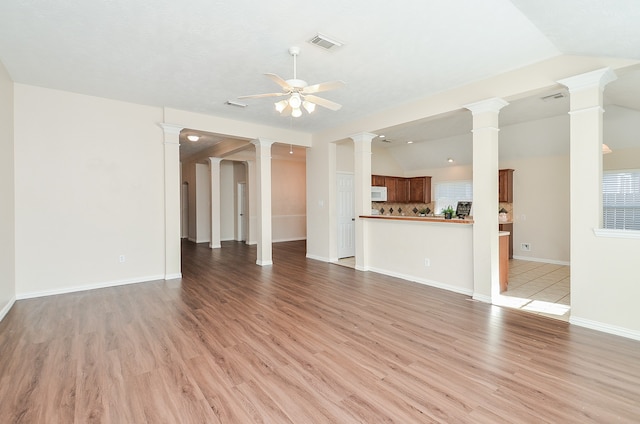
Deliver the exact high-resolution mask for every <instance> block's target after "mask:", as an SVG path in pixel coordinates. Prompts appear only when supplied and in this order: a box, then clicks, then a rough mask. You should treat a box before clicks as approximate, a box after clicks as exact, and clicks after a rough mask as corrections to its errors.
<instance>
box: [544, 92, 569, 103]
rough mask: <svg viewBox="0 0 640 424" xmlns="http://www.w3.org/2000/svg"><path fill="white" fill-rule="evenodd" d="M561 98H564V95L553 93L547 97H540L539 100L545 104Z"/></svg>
mask: <svg viewBox="0 0 640 424" xmlns="http://www.w3.org/2000/svg"><path fill="white" fill-rule="evenodd" d="M562 98H564V93H553V94H549V95H548V96H544V97H540V99H542V100H543V101H545V102H548V101H551V100H558V99H562Z"/></svg>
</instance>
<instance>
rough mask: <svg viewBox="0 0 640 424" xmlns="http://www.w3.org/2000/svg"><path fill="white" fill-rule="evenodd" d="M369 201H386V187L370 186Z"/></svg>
mask: <svg viewBox="0 0 640 424" xmlns="http://www.w3.org/2000/svg"><path fill="white" fill-rule="evenodd" d="M371 201H372V202H386V201H387V188H386V187H376V186H374V187H371Z"/></svg>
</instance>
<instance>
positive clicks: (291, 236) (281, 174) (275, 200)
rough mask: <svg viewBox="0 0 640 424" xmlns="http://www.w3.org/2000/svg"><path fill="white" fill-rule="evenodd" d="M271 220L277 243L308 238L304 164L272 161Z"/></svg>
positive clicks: (290, 161) (291, 161)
mask: <svg viewBox="0 0 640 424" xmlns="http://www.w3.org/2000/svg"><path fill="white" fill-rule="evenodd" d="M271 184H272V190H271V219H272V234H273V236H272V239H273V241H274V242H279V241H291V240H304V239H306V238H307V231H306V230H307V228H306V226H307V212H306V211H307V202H306V194H307V177H306V165H305V163H304V162H300V161H295V160H282V159H273V160H272V162H271Z"/></svg>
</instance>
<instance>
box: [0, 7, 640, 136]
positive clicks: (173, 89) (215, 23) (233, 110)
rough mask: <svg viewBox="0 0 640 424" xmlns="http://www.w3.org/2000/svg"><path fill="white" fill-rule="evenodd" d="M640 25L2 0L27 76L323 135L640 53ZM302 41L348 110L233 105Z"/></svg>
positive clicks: (3, 22)
mask: <svg viewBox="0 0 640 424" xmlns="http://www.w3.org/2000/svg"><path fill="white" fill-rule="evenodd" d="M638 22H640V5H639V4H638V1H637V0H608V1H606V2H605V1H602V0H562V1H553V2H552V1H549V0H547V1H540V0H512V1H508V0H483V1H477V0H459V1H448V2H426V1H424V0H404V1H403V2H400V3H398V2H390V1H388V0H351V1H344V0H324V1H322V2H300V1H292V0H281V1H275V2H260V1H256V0H234V1H227V2H223V1H219V0H218V1H215V0H191V1H189V2H183V1H178V0H108V1H106V0H105V1H86V0H56V1H50V0H30V1H24V0H3V1H2V2H0V61H2V63H3V64H4V65H5V67H6V68H7V70H8V71H9V73H10V75H11V76H12V78H13V79H14V81H16V82H18V83H24V84H31V85H36V86H42V87H49V88H55V89H61V90H67V91H71V92H77V93H83V94H89V95H95V96H101V97H106V98H112V99H119V100H124V101H130V102H135V103H141V104H147V105H155V106H166V107H171V108H176V109H182V110H187V111H194V112H200V113H206V114H212V115H216V116H221V117H227V118H231V119H236V120H246V121H251V122H255V123H261V124H265V125H271V126H276V127H284V128H290V127H293V128H295V129H297V130H301V131H307V132H316V131H322V130H326V129H329V128H332V127H335V126H338V125H341V124H344V123H346V122H350V121H352V120H354V119H358V118H362V117H366V116H368V115H371V114H373V113H375V112H379V111H381V110H385V109H388V108H390V107H393V106H397V105H401V104H403V103H407V102H409V101H411V100H414V99H418V98H423V97H426V96H429V95H432V94H434V93H437V92H442V91H445V90H447V89H450V88H454V87H459V86H462V85H464V84H467V83H470V82H473V81H478V80H481V79H483V78H486V77H489V76H491V75H495V74H499V73H502V72H505V71H508V70H513V69H516V68H519V67H523V66H525V65H529V64H532V63H535V62H539V61H542V60H544V59H548V58H550V57H554V56H557V55H560V54H579V55H588V56H617V57H624V58H630V59H640V49H639V48H638V44H637V41H638V40H640V25H638ZM318 32H321V33H323V34H326V35H328V36H330V37H333V38H335V39H337V40H340V41H342V42H344V43H345V44H344V46H343V47H340V48H338V49H336V50H335V51H325V50H323V49H321V48H319V47H317V46H313V45H311V44H309V43H307V40H309V39H310V38H311V37H313V36H314V35H315V34H317V33H318ZM293 45H296V46H299V47H301V49H302V51H301V54H300V56H299V58H298V78H302V79H305V80H306V81H307V82H308V83H310V84H314V83H319V82H323V81H331V80H336V79H340V80H343V81H345V82H346V84H347V86H346V87H345V88H343V89H339V90H336V91H330V92H327V93H322V96H323V97H326V98H327V99H330V100H333V101H336V102H338V103H341V104H342V105H343V108H342V109H341V110H339V111H337V112H332V111H329V110H326V109H323V108H318V110H317V111H316V112H314V114H312V115H306V113H305V115H303V117H301V118H298V119H293V118H283V117H280V116H279V115H278V114H277V113H276V112H275V110H274V108H273V105H272V103H273V99H271V100H270V99H250V100H246V101H245V102H246V103H248V104H249V106H248V107H247V108H245V109H241V108H237V107H233V106H228V105H226V104H225V102H226V101H227V100H235V99H236V97H237V96H240V95H245V94H256V93H265V92H273V91H278V87H277V86H276V85H275V84H274V83H273V82H272V81H270V80H269V79H267V78H266V77H265V76H263V75H262V74H264V73H266V72H271V73H276V74H278V75H280V76H282V77H283V78H285V79H286V78H291V77H292V60H291V56H289V54H288V52H287V50H288V48H289V47H290V46H293ZM507 113H508V112H506V110H505V114H507ZM440 125H441V126H446V125H449V126H451V125H453V124H451V123H447V122H446V121H445V122H442V123H441V124H440ZM454 127H455V125H454ZM439 131H442V132H443V133H444V132H446V128H440V129H439Z"/></svg>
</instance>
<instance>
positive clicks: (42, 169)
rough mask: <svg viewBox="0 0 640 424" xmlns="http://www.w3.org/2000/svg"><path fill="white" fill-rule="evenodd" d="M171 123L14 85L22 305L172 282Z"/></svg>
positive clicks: (152, 112)
mask: <svg viewBox="0 0 640 424" xmlns="http://www.w3.org/2000/svg"><path fill="white" fill-rule="evenodd" d="M162 120H163V117H162V109H160V108H155V107H148V106H142V105H136V104H132V103H126V102H119V101H113V100H108V99H103V98H97V97H91V96H84V95H78V94H74V93H69V92H64V91H58V90H51V89H44V88H39V87H34V86H28V85H23V84H15V193H16V200H15V210H16V212H15V213H16V215H15V216H16V225H15V231H16V233H15V236H16V293H17V297H18V298H27V297H33V296H41V295H48V294H56V293H64V292H69V291H76V290H83V289H90V288H96V287H104V286H112V285H118V284H126V283H132V282H140V281H148V280H157V279H163V278H164V263H165V257H164V255H165V252H164V243H165V242H164V232H165V225H164V153H163V132H162V129H161V128H160V126H159V125H158V124H159V123H160V122H162ZM34 261H37V264H38V265H37V266H34Z"/></svg>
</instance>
